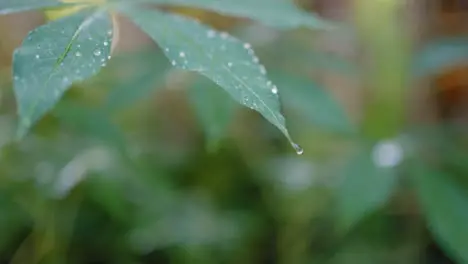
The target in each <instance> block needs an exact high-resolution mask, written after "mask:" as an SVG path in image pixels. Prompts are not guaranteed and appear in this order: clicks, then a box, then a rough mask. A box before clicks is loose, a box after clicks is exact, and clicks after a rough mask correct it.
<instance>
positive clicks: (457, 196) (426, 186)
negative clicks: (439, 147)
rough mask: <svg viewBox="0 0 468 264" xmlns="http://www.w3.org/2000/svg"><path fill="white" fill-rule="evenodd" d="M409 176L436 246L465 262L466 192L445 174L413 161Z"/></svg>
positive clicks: (467, 254)
mask: <svg viewBox="0 0 468 264" xmlns="http://www.w3.org/2000/svg"><path fill="white" fill-rule="evenodd" d="M412 173H413V177H414V180H415V184H416V186H415V187H416V190H417V194H418V198H419V201H420V204H421V206H422V210H423V211H424V214H425V216H426V220H427V223H428V226H429V229H430V230H431V232H432V233H433V234H434V236H435V238H436V239H437V240H438V241H439V243H440V245H441V246H442V247H443V248H444V249H445V250H446V251H447V252H448V253H450V254H451V255H452V257H455V258H456V259H458V261H460V262H459V263H468V251H467V245H468V226H467V225H466V223H468V193H467V191H466V187H464V186H463V185H462V184H460V183H458V182H456V181H454V180H453V179H452V178H451V177H450V175H449V174H447V173H443V172H441V171H436V170H433V169H430V168H428V167H427V165H425V164H415V166H414V167H413V172H412Z"/></svg>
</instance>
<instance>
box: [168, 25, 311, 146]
mask: <svg viewBox="0 0 468 264" xmlns="http://www.w3.org/2000/svg"><path fill="white" fill-rule="evenodd" d="M197 24H199V23H197ZM194 32H197V31H196V30H193V31H189V32H187V34H189V35H190V37H191V38H193V39H194V40H195V43H196V45H194V43H185V42H184V43H176V42H170V43H164V42H162V43H160V44H161V45H162V46H163V51H164V53H165V54H166V56H167V57H168V58H169V60H170V63H171V65H172V66H173V67H176V68H179V69H183V70H191V71H196V72H199V73H201V74H202V75H205V76H207V77H208V78H210V79H211V80H212V81H214V82H215V83H216V84H217V85H219V86H221V87H224V88H225V89H226V90H227V91H228V92H229V93H230V94H231V95H232V96H233V97H235V98H238V100H239V101H240V102H241V103H242V104H243V105H245V106H246V107H249V108H250V109H252V110H256V111H259V112H261V113H262V114H266V115H269V116H270V118H268V119H269V120H270V121H271V122H274V123H275V124H276V125H280V126H284V122H281V121H284V118H282V116H281V114H280V113H276V110H273V111H272V110H271V109H276V108H277V104H279V101H278V93H279V90H278V87H277V86H276V85H275V84H273V82H272V81H270V80H268V78H267V70H266V68H265V66H264V65H262V64H261V63H260V59H259V58H258V57H257V56H256V54H255V52H254V50H253V48H252V45H251V44H250V43H243V42H241V41H239V40H237V39H236V38H234V37H232V36H231V35H229V34H228V33H226V32H218V31H215V30H212V29H206V31H205V34H204V35H200V34H196V33H194ZM197 42H198V43H197ZM195 46H197V47H195ZM232 88H234V89H232ZM266 91H268V93H266ZM278 111H279V110H278ZM291 145H292V146H293V148H294V149H295V151H296V153H297V154H299V155H300V154H302V153H303V149H302V148H301V147H300V146H299V145H297V144H295V143H293V142H291Z"/></svg>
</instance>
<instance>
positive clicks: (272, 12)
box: [114, 0, 331, 29]
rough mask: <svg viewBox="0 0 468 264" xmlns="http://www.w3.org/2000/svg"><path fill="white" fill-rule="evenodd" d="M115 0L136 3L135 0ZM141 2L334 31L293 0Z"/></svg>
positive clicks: (289, 26) (143, 0)
mask: <svg viewBox="0 0 468 264" xmlns="http://www.w3.org/2000/svg"><path fill="white" fill-rule="evenodd" d="M114 1H122V2H131V3H135V0H114ZM137 2H140V3H154V4H167V5H176V6H187V7H192V8H202V9H208V10H211V11H214V12H217V13H220V14H222V15H227V16H235V17H243V18H249V19H253V20H257V21H259V22H262V23H264V24H267V25H270V26H273V27H278V28H284V29H290V28H297V27H301V26H304V27H309V28H312V29H317V28H321V29H329V28H331V24H329V23H328V22H325V21H324V20H323V19H321V18H319V17H318V16H316V15H313V14H311V13H308V12H306V11H304V10H302V9H300V8H299V7H297V6H296V5H295V4H294V3H293V2H292V1H290V0H255V1H251V0H137Z"/></svg>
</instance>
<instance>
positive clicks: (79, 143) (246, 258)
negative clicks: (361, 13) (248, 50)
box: [0, 5, 468, 264]
mask: <svg viewBox="0 0 468 264" xmlns="http://www.w3.org/2000/svg"><path fill="white" fill-rule="evenodd" d="M0 7H1V5H0ZM252 32H254V34H252ZM230 33H232V35H235V36H238V37H239V39H243V40H245V41H248V43H252V46H253V48H254V49H255V51H256V54H258V57H259V59H260V61H262V62H263V63H264V64H265V66H266V68H267V69H268V70H269V71H268V77H269V78H270V79H271V80H273V81H274V83H275V84H276V85H278V88H279V96H280V98H281V99H280V100H281V103H282V109H281V110H283V111H284V113H285V116H286V117H287V124H288V127H290V130H291V131H292V132H291V134H293V135H294V137H295V138H297V139H298V141H300V142H301V145H302V146H303V147H304V149H305V150H306V151H305V153H304V155H302V156H297V155H296V154H295V153H294V151H292V150H291V148H290V146H289V143H288V142H287V140H286V139H285V138H284V137H283V136H282V135H281V132H280V131H278V130H277V129H275V128H274V126H273V125H271V124H270V123H268V122H267V121H266V120H265V119H263V118H261V116H260V115H258V114H257V113H255V112H253V111H250V110H249V109H244V108H242V107H240V106H239V105H237V104H236V102H235V100H233V99H231V98H230V97H229V94H228V93H226V92H225V91H223V90H222V89H220V87H219V86H217V85H216V84H215V83H214V82H212V81H210V80H209V79H208V78H205V77H201V76H198V75H196V74H193V73H188V72H185V71H182V70H180V69H174V68H172V67H171V63H170V62H168V61H167V59H166V58H165V54H164V48H158V47H150V48H147V49H142V50H138V51H135V52H131V53H121V54H117V55H115V56H114V58H112V60H110V61H109V62H108V64H107V66H106V67H105V68H103V70H102V71H101V72H100V73H99V74H98V75H97V76H95V77H94V78H92V79H89V80H85V81H82V82H79V83H75V84H74V85H73V87H72V89H70V90H69V91H67V93H66V95H65V97H64V98H63V99H62V100H61V101H60V102H59V103H58V105H57V106H56V107H55V108H54V109H53V110H52V111H51V112H50V113H49V114H48V115H47V116H45V118H43V119H42V120H41V121H40V122H39V123H38V125H37V126H36V127H34V129H33V131H32V132H31V133H30V134H28V135H27V136H26V137H25V138H24V139H22V140H21V141H16V140H14V134H15V129H16V126H17V118H16V107H15V105H14V104H13V103H12V102H14V96H13V92H12V91H13V89H12V85H13V84H12V82H13V80H11V79H12V78H11V76H10V71H9V69H5V70H4V71H2V72H1V76H0V78H1V80H2V87H1V97H0V99H1V104H0V212H1V213H0V263H71V264H73V263H125V264H127V263H128V264H132V263H203V264H205V263H206V264H210V263H284V264H286V263H288V264H296V263H298V264H302V263H363V264H365V263H451V262H450V260H449V259H452V261H457V263H468V257H467V255H466V252H465V251H466V250H465V248H466V245H467V243H468V241H467V240H468V234H467V232H468V228H467V227H466V226H467V225H466V224H465V223H466V218H467V216H466V213H467V210H466V204H468V203H467V202H468V201H467V200H468V197H467V193H466V192H467V190H468V189H467V187H466V186H465V185H466V184H467V183H468V182H467V181H466V179H465V174H466V172H467V169H468V167H467V166H466V161H467V160H468V157H467V156H466V154H465V152H466V151H465V149H466V146H465V144H466V143H465V140H464V135H465V134H466V132H465V128H464V126H463V125H456V126H455V125H454V124H450V123H442V122H441V123H440V124H437V125H435V126H433V127H423V126H419V125H418V126H416V125H413V124H408V125H405V126H401V127H399V128H398V135H396V136H395V138H379V139H377V140H376V139H375V138H373V137H367V136H368V134H366V130H365V129H363V128H362V127H363V124H361V123H356V122H353V121H351V117H350V116H348V114H347V113H346V111H345V110H344V107H343V106H341V105H340V103H338V101H337V100H336V99H335V98H334V97H333V96H332V94H331V93H330V92H329V91H328V90H327V88H326V87H325V84H322V83H320V81H319V80H318V79H315V78H314V76H316V75H317V74H322V73H323V72H324V71H326V72H327V73H331V74H335V75H337V76H338V75H339V76H340V78H348V79H349V80H355V79H357V78H359V77H362V76H360V75H359V74H361V73H362V72H364V73H365V72H366V70H367V69H365V68H364V67H361V66H362V65H352V64H351V63H350V62H349V61H346V60H345V59H342V58H339V57H333V56H331V55H328V54H326V53H323V52H322V51H321V50H320V49H317V47H316V46H315V45H313V43H315V40H317V39H319V38H320V34H318V33H317V34H315V33H311V32H310V31H306V32H305V31H304V30H303V29H297V30H292V31H289V32H280V31H275V30H272V29H271V28H266V27H262V26H259V25H256V24H253V23H248V24H245V25H242V26H241V27H239V28H233V29H231V30H230ZM383 35H384V34H383ZM378 37H379V36H377V37H376V38H377V39H378ZM434 43H435V44H434ZM434 43H430V44H429V45H428V46H427V47H426V48H423V49H422V51H421V52H417V53H415V54H414V58H406V59H407V60H408V61H410V59H411V61H412V62H413V64H412V65H415V66H414V71H415V72H416V74H414V75H412V76H415V78H420V77H421V76H430V75H432V74H435V73H437V72H441V71H443V70H444V69H446V68H450V67H452V66H454V65H459V64H462V63H463V61H464V57H463V56H466V54H465V53H466V52H465V51H466V47H468V44H467V43H465V42H464V41H463V40H458V39H457V40H456V41H454V40H452V39H443V40H436V41H435V42H434ZM454 43H455V44H454ZM386 44H387V45H388V43H386ZM453 45H455V46H456V48H453V47H452V46H453ZM397 48H399V47H397ZM394 52H396V53H398V51H394ZM384 57H385V56H384ZM381 63H385V62H384V61H383V62H382V61H381ZM385 66H388V65H385ZM405 67H406V65H405ZM384 68H385V67H384ZM409 68H410V67H409V65H408V69H409ZM395 70H400V71H401V70H407V69H406V68H404V69H395ZM408 71H409V70H408ZM412 73H414V72H412ZM408 75H410V73H408ZM377 81H379V82H385V81H386V80H385V79H379V80H377ZM377 83H378V82H377ZM408 86H409V85H408ZM376 89H377V88H376ZM390 101H391V100H390ZM399 106H400V103H397V104H396V105H394V107H399ZM398 111H400V110H398ZM375 114H376V115H375V116H377V117H379V114H380V116H382V117H386V116H387V115H385V113H383V114H382V113H381V112H378V111H377V113H375ZM373 125H375V123H373ZM433 245H437V246H436V248H439V247H440V248H441V249H442V250H444V251H445V252H447V255H448V257H444V256H443V255H444V254H443V253H440V252H439V249H435V248H434V247H433ZM441 256H442V257H441Z"/></svg>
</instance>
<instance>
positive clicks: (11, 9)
mask: <svg viewBox="0 0 468 264" xmlns="http://www.w3.org/2000/svg"><path fill="white" fill-rule="evenodd" d="M69 5H73V4H67V3H63V2H61V1H59V0H2V1H1V2H0V15H4V14H11V13H16V12H22V11H28V10H34V9H40V8H51V7H65V6H69Z"/></svg>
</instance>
